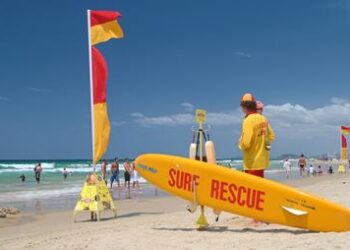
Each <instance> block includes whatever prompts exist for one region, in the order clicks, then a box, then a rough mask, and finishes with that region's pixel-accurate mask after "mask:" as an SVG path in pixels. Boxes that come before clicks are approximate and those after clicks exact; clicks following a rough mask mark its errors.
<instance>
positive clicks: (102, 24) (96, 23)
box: [90, 10, 124, 45]
mask: <svg viewBox="0 0 350 250" xmlns="http://www.w3.org/2000/svg"><path fill="white" fill-rule="evenodd" d="M120 16H121V14H120V13H119V12H115V11H95V10H92V11H91V12H90V17H91V22H90V26H91V31H90V34H91V45H95V44H98V43H103V42H106V41H108V40H109V39H111V38H123V37H124V33H123V30H122V28H121V27H120V25H119V23H118V18H119V17H120Z"/></svg>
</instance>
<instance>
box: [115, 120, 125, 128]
mask: <svg viewBox="0 0 350 250" xmlns="http://www.w3.org/2000/svg"><path fill="white" fill-rule="evenodd" d="M126 124H127V122H126V121H112V126H115V127H120V126H124V125H126Z"/></svg>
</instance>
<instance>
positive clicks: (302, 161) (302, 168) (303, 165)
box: [283, 154, 334, 179]
mask: <svg viewBox="0 0 350 250" xmlns="http://www.w3.org/2000/svg"><path fill="white" fill-rule="evenodd" d="M298 167H299V173H300V176H301V177H303V176H306V175H307V176H316V175H318V176H320V175H322V174H323V173H324V172H325V171H324V170H323V168H322V166H321V165H318V167H317V168H315V167H314V166H313V165H312V164H310V166H309V167H307V162H306V158H305V156H304V154H301V155H300V157H299V160H298ZM283 169H284V170H285V176H286V178H287V179H289V177H290V173H291V170H292V163H291V161H290V160H289V159H288V158H287V159H285V160H284V162H283ZM327 173H328V174H333V173H334V170H333V166H332V165H330V166H329V167H328V169H327Z"/></svg>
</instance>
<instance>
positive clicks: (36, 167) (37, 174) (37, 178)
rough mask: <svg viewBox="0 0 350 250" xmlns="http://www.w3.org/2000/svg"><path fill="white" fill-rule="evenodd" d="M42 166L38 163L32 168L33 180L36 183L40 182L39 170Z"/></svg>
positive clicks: (40, 170)
mask: <svg viewBox="0 0 350 250" xmlns="http://www.w3.org/2000/svg"><path fill="white" fill-rule="evenodd" d="M42 170H43V168H42V167H41V163H38V164H37V165H36V166H35V168H34V174H35V180H36V182H37V183H40V177H41V172H42Z"/></svg>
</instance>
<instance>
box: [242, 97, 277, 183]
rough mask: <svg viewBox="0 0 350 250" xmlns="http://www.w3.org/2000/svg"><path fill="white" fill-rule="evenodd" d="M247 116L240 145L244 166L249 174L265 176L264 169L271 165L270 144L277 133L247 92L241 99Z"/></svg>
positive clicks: (244, 120)
mask: <svg viewBox="0 0 350 250" xmlns="http://www.w3.org/2000/svg"><path fill="white" fill-rule="evenodd" d="M241 108H242V111H243V113H244V114H245V117H244V119H243V124H242V134H241V137H240V139H239V143H238V147H239V149H240V150H241V151H242V153H243V168H244V172H246V173H247V174H251V175H255V176H258V177H262V178H264V170H265V169H266V168H268V167H269V165H270V152H269V150H270V144H271V142H272V141H273V140H274V139H275V134H274V132H273V130H272V127H271V126H268V120H267V119H266V117H265V116H263V115H262V114H259V113H257V108H256V101H255V98H254V96H253V95H252V94H250V93H247V94H245V95H244V96H243V97H242V99H241Z"/></svg>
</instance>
